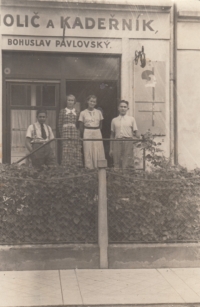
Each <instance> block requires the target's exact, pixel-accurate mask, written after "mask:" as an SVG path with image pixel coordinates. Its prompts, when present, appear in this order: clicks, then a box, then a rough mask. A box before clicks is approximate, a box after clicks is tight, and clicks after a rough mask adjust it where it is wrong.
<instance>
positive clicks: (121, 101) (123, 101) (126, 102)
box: [118, 100, 129, 107]
mask: <svg viewBox="0 0 200 307" xmlns="http://www.w3.org/2000/svg"><path fill="white" fill-rule="evenodd" d="M121 103H125V104H127V107H128V106H129V102H128V101H127V100H120V102H119V103H118V107H119V106H120V104H121Z"/></svg>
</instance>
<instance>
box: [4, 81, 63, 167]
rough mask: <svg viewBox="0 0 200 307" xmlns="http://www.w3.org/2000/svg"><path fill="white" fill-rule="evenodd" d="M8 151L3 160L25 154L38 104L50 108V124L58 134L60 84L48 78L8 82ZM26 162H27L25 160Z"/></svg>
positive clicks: (48, 112)
mask: <svg viewBox="0 0 200 307" xmlns="http://www.w3.org/2000/svg"><path fill="white" fill-rule="evenodd" d="M6 91H7V99H6V100H7V103H6V109H7V110H6V111H7V112H6V113H7V115H6V124H5V126H6V132H7V133H6V138H5V139H4V140H5V143H6V148H5V149H6V154H4V156H3V160H4V163H13V162H15V161H17V160H19V159H20V158H22V157H24V156H25V155H26V154H27V153H28V151H27V149H26V147H25V139H26V130H27V128H28V126H29V125H30V124H33V123H35V122H36V112H37V110H38V109H39V108H43V109H45V110H47V122H46V123H47V124H48V125H50V126H51V128H52V130H53V133H54V136H55V137H56V127H57V125H56V118H57V107H58V102H59V97H58V96H59V84H58V83H45V82H37V83H36V82H17V81H16V82H7V84H6ZM23 163H24V162H23Z"/></svg>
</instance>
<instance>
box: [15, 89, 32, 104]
mask: <svg viewBox="0 0 200 307" xmlns="http://www.w3.org/2000/svg"><path fill="white" fill-rule="evenodd" d="M10 95H11V97H10V98H11V99H10V100H11V105H13V106H29V105H31V86H30V85H26V84H12V85H11V92H10Z"/></svg>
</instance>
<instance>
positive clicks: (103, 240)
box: [98, 160, 108, 269]
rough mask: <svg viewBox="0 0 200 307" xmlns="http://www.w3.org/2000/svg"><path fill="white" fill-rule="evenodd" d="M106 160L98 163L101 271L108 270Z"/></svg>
mask: <svg viewBox="0 0 200 307" xmlns="http://www.w3.org/2000/svg"><path fill="white" fill-rule="evenodd" d="M106 167H107V161H106V160H99V161H98V181H99V187H98V194H99V196H98V244H99V250H100V269H107V268H108V216H107V187H106Z"/></svg>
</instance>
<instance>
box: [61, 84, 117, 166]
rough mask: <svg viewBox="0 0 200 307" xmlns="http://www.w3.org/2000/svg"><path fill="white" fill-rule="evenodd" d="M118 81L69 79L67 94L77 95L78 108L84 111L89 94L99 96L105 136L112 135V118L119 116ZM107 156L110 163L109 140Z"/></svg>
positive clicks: (98, 105)
mask: <svg viewBox="0 0 200 307" xmlns="http://www.w3.org/2000/svg"><path fill="white" fill-rule="evenodd" d="M118 88H119V87H118V81H116V80H114V81H110V80H109V81H108V80H102V81H67V82H66V94H70V93H71V94H73V95H74V96H75V97H76V100H77V103H76V108H77V109H78V110H79V111H82V110H84V109H86V108H87V103H86V98H87V97H88V96H89V95H95V96H96V97H97V106H96V108H100V109H101V110H102V113H103V117H104V120H103V127H102V136H103V138H109V137H110V131H111V120H112V119H113V118H114V117H116V116H117V101H118V96H119V95H118ZM104 148H105V153H106V158H107V160H108V163H109V164H110V163H111V161H110V157H109V155H108V153H109V142H108V141H105V142H104Z"/></svg>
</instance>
